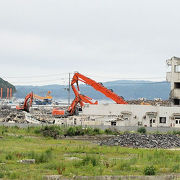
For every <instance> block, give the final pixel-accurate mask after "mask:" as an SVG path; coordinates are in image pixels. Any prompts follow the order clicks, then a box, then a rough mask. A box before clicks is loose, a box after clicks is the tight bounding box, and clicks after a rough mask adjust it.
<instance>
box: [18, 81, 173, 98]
mask: <svg viewBox="0 0 180 180" xmlns="http://www.w3.org/2000/svg"><path fill="white" fill-rule="evenodd" d="M103 84H104V86H105V87H107V88H109V89H113V91H114V92H115V93H117V94H118V95H120V96H123V97H124V98H125V99H126V100H131V99H138V98H141V97H144V98H147V99H154V98H162V99H168V98H169V92H170V84H169V83H168V82H152V81H129V80H118V81H109V82H105V83H103ZM16 89H17V93H16V95H15V96H16V97H17V98H24V97H25V96H26V94H28V93H29V92H31V91H33V92H34V93H36V94H38V95H41V96H45V95H46V93H47V91H49V90H50V91H51V92H52V96H53V97H54V98H55V99H67V98H68V93H67V90H66V89H67V86H63V85H46V86H16ZM80 89H81V93H82V94H85V95H87V96H89V97H92V98H94V99H102V100H103V99H107V98H106V97H105V96H104V95H103V94H101V93H100V92H97V91H95V90H94V89H93V88H92V87H90V86H87V85H84V84H81V85H80ZM71 97H73V93H72V91H71Z"/></svg>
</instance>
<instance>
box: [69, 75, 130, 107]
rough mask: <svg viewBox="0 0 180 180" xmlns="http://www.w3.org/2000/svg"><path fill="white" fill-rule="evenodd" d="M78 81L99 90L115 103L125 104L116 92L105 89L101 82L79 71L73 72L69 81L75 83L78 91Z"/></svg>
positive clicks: (72, 84)
mask: <svg viewBox="0 0 180 180" xmlns="http://www.w3.org/2000/svg"><path fill="white" fill-rule="evenodd" d="M78 81H81V82H83V83H85V84H88V85H90V86H91V87H93V88H94V89H95V90H97V91H99V92H101V93H102V94H104V95H105V96H106V97H108V98H110V99H112V100H113V101H115V102H116V103H117V104H127V102H126V101H125V100H124V99H123V98H122V97H121V96H118V95H117V94H115V93H114V92H112V90H110V89H107V88H106V87H104V86H103V85H102V84H101V83H98V82H96V81H94V80H92V79H90V78H88V77H86V76H84V75H82V74H80V73H78V72H77V73H75V74H74V76H73V79H72V81H71V86H72V87H73V86H74V84H75V83H76V84H77V88H78V91H80V89H79V83H78Z"/></svg>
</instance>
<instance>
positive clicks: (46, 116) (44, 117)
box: [30, 108, 54, 124]
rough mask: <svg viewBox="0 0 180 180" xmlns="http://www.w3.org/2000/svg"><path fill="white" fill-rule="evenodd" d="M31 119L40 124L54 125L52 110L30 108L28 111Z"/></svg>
mask: <svg viewBox="0 0 180 180" xmlns="http://www.w3.org/2000/svg"><path fill="white" fill-rule="evenodd" d="M30 113H31V116H32V118H34V119H36V120H37V121H40V122H41V123H48V124H53V123H54V117H53V116H52V110H51V109H46V108H31V110H30Z"/></svg>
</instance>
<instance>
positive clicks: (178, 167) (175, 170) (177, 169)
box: [172, 164, 180, 173]
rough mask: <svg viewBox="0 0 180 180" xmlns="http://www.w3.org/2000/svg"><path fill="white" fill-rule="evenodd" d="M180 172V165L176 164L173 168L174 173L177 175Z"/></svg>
mask: <svg viewBox="0 0 180 180" xmlns="http://www.w3.org/2000/svg"><path fill="white" fill-rule="evenodd" d="M179 170H180V165H179V164H176V165H174V166H173V167H172V172H174V173H177V172H178V171H179Z"/></svg>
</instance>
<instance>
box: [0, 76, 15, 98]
mask: <svg viewBox="0 0 180 180" xmlns="http://www.w3.org/2000/svg"><path fill="white" fill-rule="evenodd" d="M1 88H3V97H4V98H5V97H7V88H12V92H13V93H15V92H16V88H15V86H13V85H12V84H11V83H9V82H8V81H5V80H3V79H2V78H0V89H1Z"/></svg>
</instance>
